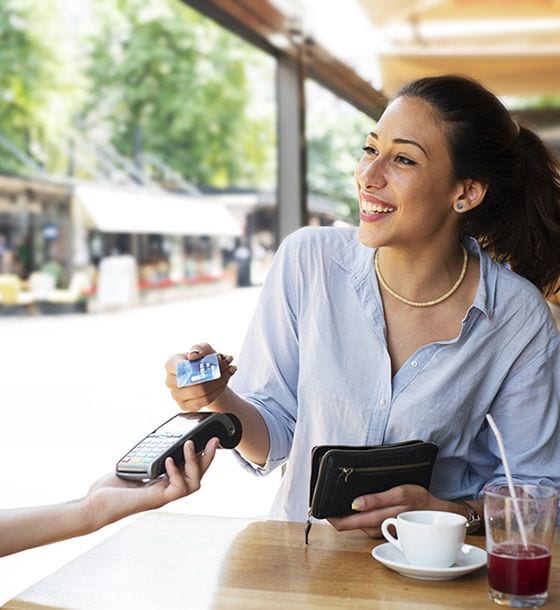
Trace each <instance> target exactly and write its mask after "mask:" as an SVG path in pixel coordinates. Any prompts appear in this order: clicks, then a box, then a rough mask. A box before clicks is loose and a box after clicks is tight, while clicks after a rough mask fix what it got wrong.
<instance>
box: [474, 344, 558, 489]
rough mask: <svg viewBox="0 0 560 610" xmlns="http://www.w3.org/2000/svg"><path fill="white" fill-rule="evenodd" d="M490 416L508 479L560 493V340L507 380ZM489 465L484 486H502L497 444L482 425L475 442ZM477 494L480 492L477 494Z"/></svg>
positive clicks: (502, 475) (503, 474)
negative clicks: (504, 456) (486, 454)
mask: <svg viewBox="0 0 560 610" xmlns="http://www.w3.org/2000/svg"><path fill="white" fill-rule="evenodd" d="M490 413H491V414H492V417H493V418H494V420H495V422H496V425H497V426H498V429H499V430H500V432H501V433H502V436H503V439H504V446H505V451H506V454H507V458H508V463H509V466H510V470H511V473H512V476H513V477H514V478H515V479H517V480H521V481H524V482H525V483H533V484H543V485H550V486H553V487H556V488H559V487H560V434H559V432H560V429H559V425H560V337H559V336H558V335H556V336H555V337H554V338H553V339H552V340H551V342H550V344H549V346H548V349H547V350H546V351H545V353H541V354H540V355H539V356H537V357H536V358H535V359H534V360H533V361H532V362H530V363H529V364H528V365H527V366H525V367H524V368H523V369H522V370H519V371H517V372H516V374H514V375H513V376H512V377H511V378H507V379H506V380H505V381H504V383H503V385H502V387H501V388H500V391H499V393H498V395H497V396H496V399H495V400H494V402H493V404H492V406H491V408H490ZM477 440H478V443H479V444H481V445H482V444H484V445H486V446H487V448H488V450H489V452H490V454H491V456H492V460H491V461H492V462H493V464H494V467H493V468H490V469H489V470H490V472H488V473H487V474H488V475H489V477H488V478H489V483H492V482H497V481H500V482H503V479H504V476H505V471H504V467H503V464H502V460H501V457H500V452H499V448H498V444H497V442H496V439H495V438H494V435H493V434H492V432H491V430H490V429H489V427H488V426H487V425H485V426H484V427H483V429H482V430H481V432H480V435H479V438H478V439H477ZM481 492H482V490H481Z"/></svg>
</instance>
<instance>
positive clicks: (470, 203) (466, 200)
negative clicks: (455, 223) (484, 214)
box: [453, 180, 488, 213]
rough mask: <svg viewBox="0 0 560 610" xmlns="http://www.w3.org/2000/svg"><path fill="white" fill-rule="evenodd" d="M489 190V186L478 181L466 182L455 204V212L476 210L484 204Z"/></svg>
mask: <svg viewBox="0 0 560 610" xmlns="http://www.w3.org/2000/svg"><path fill="white" fill-rule="evenodd" d="M487 190H488V185H487V184H483V183H482V182H480V181H478V180H466V181H465V182H463V183H462V188H461V189H460V191H459V194H458V195H457V197H456V198H455V201H454V203H453V207H454V208H455V211H457V212H459V213H463V212H468V211H470V210H474V208H476V207H477V206H478V205H480V204H481V203H482V201H483V199H484V196H485V195H486V191H487Z"/></svg>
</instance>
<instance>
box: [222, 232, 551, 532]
mask: <svg viewBox="0 0 560 610" xmlns="http://www.w3.org/2000/svg"><path fill="white" fill-rule="evenodd" d="M465 245H466V246H467V248H468V249H469V250H470V252H472V253H474V254H475V255H477V256H478V257H479V258H480V281H479V285H478V290H477V293H476V297H475V300H474V303H473V304H472V306H471V307H470V308H469V311H468V312H467V314H466V316H465V318H464V320H463V322H462V326H461V332H460V334H459V336H458V337H456V338H454V339H451V340H449V341H438V342H436V343H430V344H428V345H425V346H423V347H421V348H420V349H418V350H417V351H416V352H414V353H413V354H412V355H411V356H410V358H409V359H408V360H407V361H406V362H405V363H404V364H403V365H402V367H401V368H400V369H399V370H398V371H397V373H396V374H395V375H394V377H393V376H392V374H391V362H390V357H389V352H388V349H387V340H386V327H385V319H384V315H383V305H382V301H381V296H380V292H379V287H378V285H377V278H376V276H375V272H374V269H373V250H372V249H370V248H368V247H366V246H364V245H363V244H361V243H360V242H359V240H358V237H357V230H356V229H354V228H351V229H346V228H343V229H340V228H305V229H301V230H299V231H296V232H295V233H294V234H292V235H291V236H289V237H288V238H287V239H286V240H285V241H284V243H283V244H282V246H281V247H280V249H279V250H278V253H277V255H276V257H275V260H274V263H273V265H272V267H271V269H270V272H269V274H268V277H267V279H266V282H265V284H264V286H263V288H262V293H261V296H260V300H259V303H258V305H257V309H256V313H255V316H254V318H253V320H252V323H251V325H250V327H249V331H248V334H247V337H246V340H245V344H244V346H243V349H242V352H241V354H240V357H239V370H238V372H237V374H236V375H235V376H234V377H233V379H232V382H231V386H232V388H233V389H234V390H235V391H236V392H237V393H238V394H240V395H241V396H243V397H244V398H245V399H246V400H248V401H250V402H251V403H252V404H253V405H254V406H255V407H256V408H257V409H258V410H259V412H260V413H261V415H262V416H263V418H264V420H265V422H266V425H267V427H268V431H269V436H270V452H269V455H268V460H267V462H266V464H265V465H264V467H259V466H255V465H254V464H251V463H249V462H247V461H245V460H243V459H242V463H243V464H244V466H245V467H246V468H247V469H249V470H251V471H252V472H254V473H256V474H259V475H263V474H267V473H268V472H270V471H271V470H272V469H274V468H275V467H277V466H279V465H280V464H283V463H284V462H286V461H287V469H286V473H285V475H284V477H283V480H282V484H281V487H280V490H279V492H278V495H277V497H276V500H275V502H274V505H273V507H272V510H271V517H272V518H275V519H287V520H291V521H303V520H305V517H306V514H307V507H308V505H309V474H310V464H311V449H312V448H313V447H314V446H315V445H324V444H333V445H377V444H381V443H394V442H398V441H404V440H409V439H422V440H425V441H431V442H433V443H435V444H436V445H438V447H439V454H438V458H437V461H436V465H435V468H434V473H433V477H432V484H431V488H430V491H431V493H432V494H433V495H434V496H436V497H439V498H444V499H454V498H468V497H476V496H477V495H478V494H480V492H481V490H482V487H483V486H484V485H485V484H486V483H488V482H489V481H492V480H495V479H498V478H501V477H502V476H503V473H504V471H503V468H502V465H501V462H500V458H499V451H498V446H497V444H496V441H495V439H494V437H493V435H492V434H491V431H490V430H489V427H488V425H487V422H486V420H485V415H486V414H487V413H492V415H493V417H494V419H495V421H496V424H497V426H498V428H499V429H500V430H501V432H502V434H503V437H504V442H505V447H506V451H507V453H508V456H509V462H510V468H511V471H512V474H513V475H514V476H515V477H516V478H519V479H522V480H525V481H526V482H532V483H535V482H541V483H545V484H552V485H555V486H560V434H559V416H560V334H559V333H558V330H557V328H556V326H555V323H554V320H553V319H552V316H551V314H550V311H549V309H548V307H547V306H546V303H545V301H544V299H543V297H542V295H541V294H540V293H539V291H538V290H537V289H536V288H535V287H534V286H533V285H532V284H531V283H530V282H528V281H527V280H525V279H523V278H522V277H520V276H518V275H516V274H515V273H513V272H512V271H510V270H509V269H507V268H505V267H503V266H500V265H498V264H496V263H495V262H493V261H492V260H491V259H490V258H489V257H488V256H487V255H486V254H485V253H484V252H483V251H481V250H480V248H479V247H478V244H477V242H476V241H475V240H473V239H468V240H466V244H465Z"/></svg>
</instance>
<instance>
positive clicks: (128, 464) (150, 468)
mask: <svg viewBox="0 0 560 610" xmlns="http://www.w3.org/2000/svg"><path fill="white" fill-rule="evenodd" d="M241 434H242V428H241V422H240V421H239V419H238V418H237V417H236V416H235V415H233V413H206V412H203V413H179V414H178V415H175V416H174V417H172V418H171V419H168V420H167V421H166V422H164V423H163V424H162V425H161V426H159V427H158V428H156V429H155V430H154V431H153V432H150V434H148V436H146V437H145V438H144V439H142V440H141V441H140V442H139V443H137V444H136V445H135V446H134V447H133V448H132V449H131V450H130V451H129V452H128V453H127V454H126V455H124V456H123V457H122V458H121V459H120V460H119V461H118V463H117V468H116V474H117V476H118V477H120V478H121V479H127V480H132V481H138V480H143V479H144V480H145V479H157V478H158V477H159V476H160V475H162V474H164V473H165V460H166V458H167V457H169V456H171V457H172V458H173V461H174V462H175V464H177V465H178V466H180V465H181V464H184V463H185V457H184V455H183V445H184V444H185V442H186V441H188V440H192V441H193V442H194V450H195V453H198V452H200V451H202V450H203V449H204V447H206V443H207V442H208V441H209V440H210V439H211V438H213V437H214V436H216V437H217V438H219V439H220V446H221V447H223V448H224V449H233V448H234V447H236V446H237V445H238V444H239V441H240V440H241Z"/></svg>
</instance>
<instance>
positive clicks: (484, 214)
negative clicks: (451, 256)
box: [465, 127, 560, 297]
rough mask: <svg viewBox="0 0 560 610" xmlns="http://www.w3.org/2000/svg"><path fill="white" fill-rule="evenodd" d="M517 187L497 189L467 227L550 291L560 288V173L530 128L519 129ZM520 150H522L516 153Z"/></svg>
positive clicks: (513, 266)
mask: <svg viewBox="0 0 560 610" xmlns="http://www.w3.org/2000/svg"><path fill="white" fill-rule="evenodd" d="M510 146H511V147H512V148H514V149H518V151H514V154H513V155H512V156H514V157H517V158H518V159H519V164H518V170H517V176H518V181H517V182H518V184H517V188H513V189H507V190H506V189H502V190H501V191H500V189H492V184H490V185H489V191H488V195H487V197H486V198H485V200H484V201H483V203H482V204H481V205H480V206H479V207H478V208H477V209H475V210H473V211H472V212H470V213H469V214H468V216H467V224H466V227H465V228H466V232H467V233H469V234H470V235H473V236H474V237H477V238H478V239H479V241H480V242H481V244H482V246H483V247H484V248H485V249H486V250H487V251H488V253H489V254H490V255H491V256H492V258H494V259H495V260H496V261H498V262H500V263H507V264H509V266H510V267H511V269H512V270H513V271H515V272H516V273H518V274H519V275H522V276H523V277H525V278H527V279H528V280H530V281H531V282H532V283H533V284H535V286H537V288H539V290H540V291H541V292H543V293H544V295H545V296H547V297H550V296H552V295H553V294H555V293H556V292H558V291H559V290H560V172H559V166H558V162H557V161H556V159H555V158H554V156H553V154H552V153H551V152H550V151H549V150H548V149H547V147H546V146H545V144H544V143H543V141H542V140H541V139H540V138H539V137H538V136H537V135H536V134H535V133H534V132H533V131H531V130H530V129H527V128H526V127H520V128H519V135H518V136H517V138H516V141H514V142H512V143H511V145H510ZM515 153H517V154H515Z"/></svg>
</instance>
